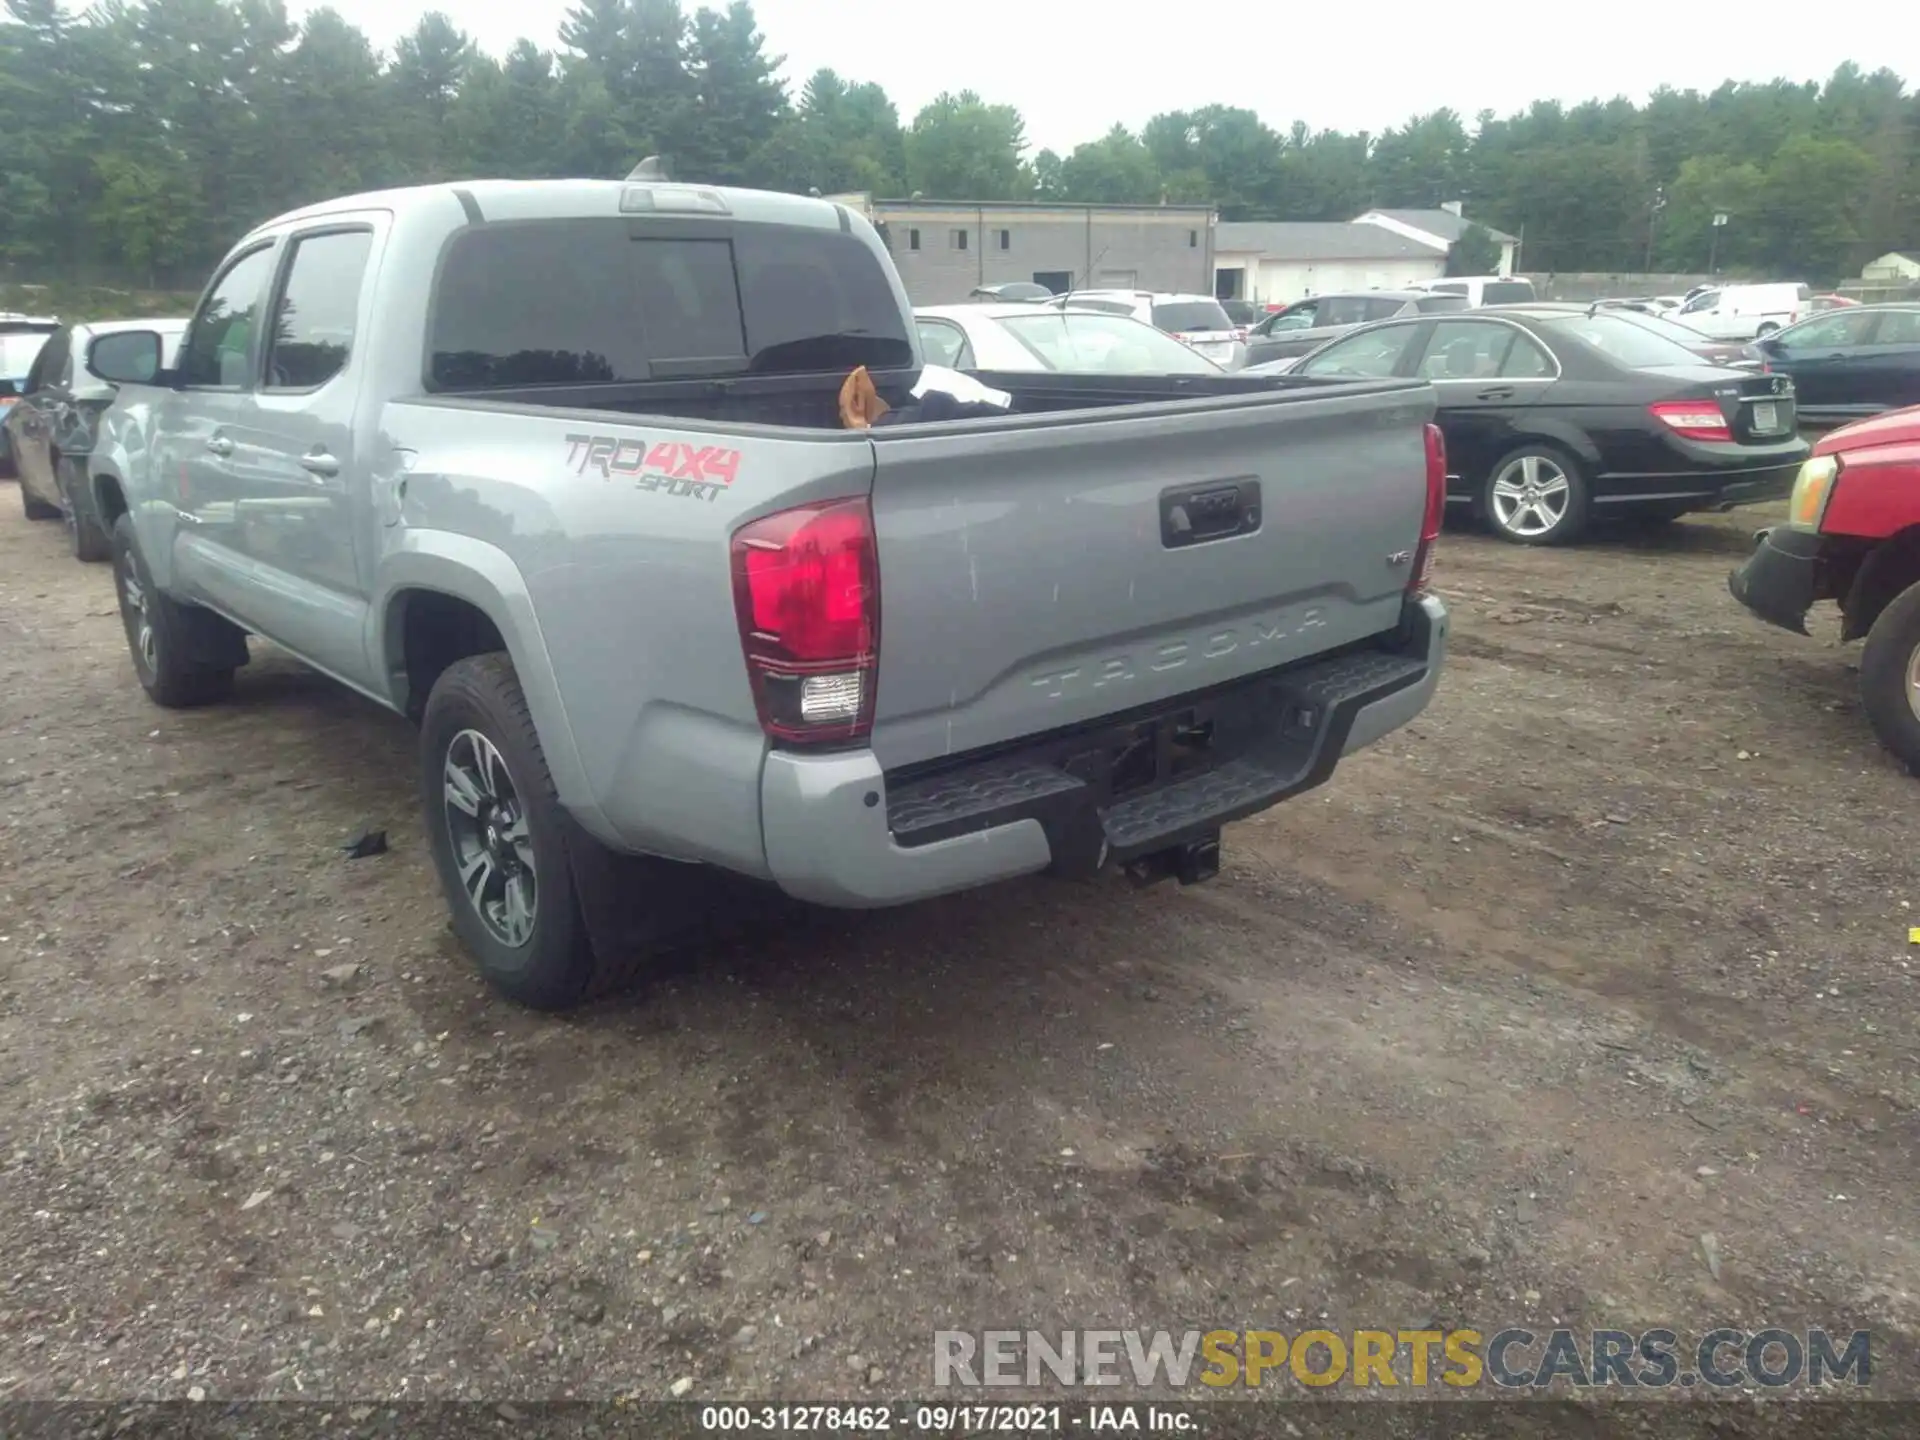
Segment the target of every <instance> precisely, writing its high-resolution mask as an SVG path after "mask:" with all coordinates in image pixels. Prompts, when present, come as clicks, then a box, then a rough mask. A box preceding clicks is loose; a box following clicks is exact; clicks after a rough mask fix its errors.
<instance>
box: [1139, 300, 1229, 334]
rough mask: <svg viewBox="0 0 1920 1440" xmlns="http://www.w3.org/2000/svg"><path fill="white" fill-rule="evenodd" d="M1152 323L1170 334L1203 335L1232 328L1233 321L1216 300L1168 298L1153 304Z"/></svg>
mask: <svg viewBox="0 0 1920 1440" xmlns="http://www.w3.org/2000/svg"><path fill="white" fill-rule="evenodd" d="M1153 323H1154V324H1155V325H1156V326H1157V327H1158V328H1160V329H1162V330H1165V331H1166V332H1167V333H1168V334H1170V335H1203V334H1206V333H1208V332H1210V331H1220V330H1231V329H1233V322H1232V321H1231V320H1229V319H1228V318H1227V312H1226V311H1225V310H1222V309H1221V308H1220V302H1219V301H1217V300H1170V301H1168V302H1166V303H1165V304H1161V305H1155V306H1154V307H1153Z"/></svg>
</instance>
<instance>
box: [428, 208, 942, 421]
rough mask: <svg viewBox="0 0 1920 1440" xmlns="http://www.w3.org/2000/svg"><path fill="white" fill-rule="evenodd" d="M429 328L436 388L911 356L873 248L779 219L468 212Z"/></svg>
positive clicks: (881, 362) (889, 362)
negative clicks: (686, 226) (727, 223)
mask: <svg viewBox="0 0 1920 1440" xmlns="http://www.w3.org/2000/svg"><path fill="white" fill-rule="evenodd" d="M430 329H431V334H430V337H429V342H428V343H429V353H428V358H427V380H428V388H429V389H432V390H487V389H504V388H513V387H518V386H533V385H578V384H594V383H607V382H619V381H635V380H648V379H658V378H666V377H671V376H674V375H689V374H699V375H727V374H783V373H784V374H794V373H802V372H806V371H812V370H840V369H843V368H848V367H851V366H854V365H868V366H872V367H874V368H885V369H891V368H897V367H900V366H905V365H910V364H912V363H913V345H912V342H911V341H910V340H909V339H908V338H907V330H906V322H905V320H904V318H903V317H902V315H901V313H900V310H899V306H898V305H897V303H896V302H895V300H894V295H893V287H892V285H891V283H890V282H889V281H888V279H887V275H886V272H885V270H883V269H882V268H881V266H880V262H879V261H878V260H877V259H876V258H875V257H874V255H873V254H872V252H871V251H869V250H868V249H867V247H866V246H865V245H864V244H862V243H861V242H860V241H859V240H858V239H856V238H855V237H853V236H851V235H846V234H843V233H841V232H840V231H837V230H835V231H818V230H808V229H801V228H798V227H792V226H778V225H736V226H732V227H729V228H728V229H727V230H726V231H725V232H724V233H713V232H712V231H709V232H708V233H704V234H701V235H697V236H676V235H673V234H671V233H668V232H664V231H663V229H662V228H661V227H651V226H650V227H646V228H645V229H643V230H641V231H640V232H639V233H637V234H636V233H634V230H633V227H632V222H629V221H627V220H624V219H587V220H541V221H534V222H531V223H526V224H514V223H505V224H498V225H486V226H477V227H475V228H473V229H470V230H467V231H464V232H462V233H461V234H460V235H459V236H458V237H457V238H456V239H455V240H454V242H453V244H452V245H451V246H450V247H449V249H448V252H447V256H446V260H445V261H444V263H443V264H442V266H441V273H440V279H439V284H438V287H437V289H436V291H435V294H434V300H433V320H432V322H431V327H430Z"/></svg>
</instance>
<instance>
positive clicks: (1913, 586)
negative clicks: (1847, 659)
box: [1727, 405, 1920, 775]
mask: <svg viewBox="0 0 1920 1440" xmlns="http://www.w3.org/2000/svg"><path fill="white" fill-rule="evenodd" d="M1787 505H1788V510H1787V523H1786V524H1785V525H1779V526H1775V527H1774V528H1773V529H1771V530H1762V531H1761V532H1760V533H1759V534H1758V535H1757V536H1755V537H1754V539H1755V544H1754V551H1753V555H1752V556H1751V557H1750V558H1749V559H1748V560H1747V563H1746V564H1744V565H1742V566H1741V567H1740V568H1739V569H1738V570H1735V571H1734V572H1733V574H1731V575H1730V576H1728V577H1727V584H1728V588H1729V589H1731V590H1732V591H1733V596H1734V598H1735V599H1736V600H1738V601H1739V602H1740V603H1741V604H1742V605H1745V606H1746V607H1747V608H1748V609H1749V610H1751V611H1753V613H1754V614H1756V615H1758V616H1759V617H1760V618H1761V619H1762V620H1767V621H1771V622H1772V623H1773V624H1775V625H1779V626H1781V627H1783V628H1785V629H1788V630H1793V631H1797V632H1798V633H1800V634H1802V635H1804V634H1806V633H1807V619H1806V617H1807V611H1808V610H1809V609H1810V608H1811V607H1812V605H1813V603H1814V602H1815V601H1816V600H1837V601H1839V602H1840V615H1841V620H1842V626H1841V632H1840V638H1841V639H1843V640H1854V639H1858V638H1859V637H1860V636H1862V635H1864V636H1866V637H1867V644H1866V649H1865V651H1864V652H1863V653H1862V654H1861V657H1860V697H1861V702H1862V704H1863V706H1864V708H1865V709H1866V712H1867V719H1868V721H1869V722H1870V723H1871V724H1872V726H1873V729H1874V733H1875V734H1877V735H1878V736H1879V737H1880V742H1881V743H1882V744H1883V745H1885V746H1886V747H1887V749H1889V750H1891V751H1892V752H1893V753H1894V754H1895V755H1897V756H1898V757H1899V758H1900V759H1901V760H1902V761H1904V762H1905V763H1906V765H1907V768H1908V769H1909V770H1911V771H1912V772H1913V773H1914V774H1916V775H1920V405H1916V406H1912V407H1909V408H1908V409H1905V410H1890V411H1888V412H1887V413H1886V414H1884V415H1876V416H1874V417H1873V418H1872V419H1870V420H1860V421H1856V422H1855V423H1854V424H1851V425H1844V426H1842V427H1841V428H1840V429H1838V430H1834V431H1831V432H1829V433H1828V434H1826V435H1824V436H1822V437H1821V438H1820V441H1819V443H1818V444H1816V445H1815V446H1814V447H1813V454H1812V455H1811V456H1810V457H1808V459H1807V461H1806V463H1805V464H1803V465H1802V466H1801V467H1800V475H1799V478H1798V479H1797V480H1796V481H1795V482H1794V486H1793V497H1792V499H1790V500H1789V501H1788V502H1787Z"/></svg>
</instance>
